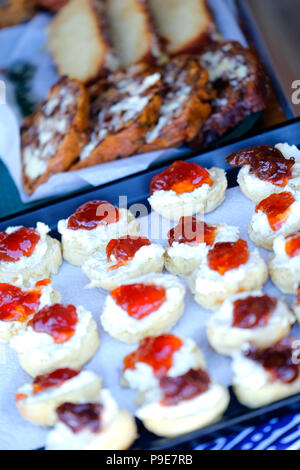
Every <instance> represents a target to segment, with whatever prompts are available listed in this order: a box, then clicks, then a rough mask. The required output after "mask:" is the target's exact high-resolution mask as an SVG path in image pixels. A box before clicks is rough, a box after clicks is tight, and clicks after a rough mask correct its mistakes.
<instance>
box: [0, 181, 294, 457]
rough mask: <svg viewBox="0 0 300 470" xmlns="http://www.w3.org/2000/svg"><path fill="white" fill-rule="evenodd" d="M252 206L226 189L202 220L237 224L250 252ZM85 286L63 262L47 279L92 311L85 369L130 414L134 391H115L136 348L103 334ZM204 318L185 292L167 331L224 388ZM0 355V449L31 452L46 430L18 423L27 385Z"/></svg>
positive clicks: (226, 362) (100, 296)
mask: <svg viewBox="0 0 300 470" xmlns="http://www.w3.org/2000/svg"><path fill="white" fill-rule="evenodd" d="M254 206H255V205H254V203H252V202H251V201H249V200H248V199H246V198H245V197H244V196H243V195H242V193H241V192H240V190H239V188H234V189H230V190H228V191H227V197H226V201H225V202H224V203H223V204H222V206H220V207H219V208H218V209H217V210H216V211H214V212H213V213H212V214H209V215H207V216H206V218H205V220H206V221H207V222H211V223H224V222H226V223H227V224H230V225H236V226H239V227H240V232H241V236H242V238H244V239H247V241H248V242H249V246H250V248H251V249H253V248H254V245H253V243H252V242H250V240H249V237H248V232H247V227H248V223H249V221H250V218H251V215H252V213H253V211H254ZM149 217H150V216H149ZM149 217H144V218H143V219H141V220H140V223H141V231H142V234H143V235H146V236H148V235H149V233H148V226H149V225H150V223H149ZM161 221H162V219H161V218H160V217H159V216H158V215H157V214H154V213H152V214H151V225H153V226H155V227H158V226H159V225H162V224H161ZM163 225H165V224H163ZM165 234H166V232H164V233H162V235H161V237H160V241H161V243H162V244H163V245H166V244H167V241H166V238H165ZM155 238H156V237H155ZM155 241H157V240H155ZM260 252H261V254H262V256H263V257H264V259H265V260H266V261H267V260H268V258H269V256H270V253H269V252H267V251H265V250H260ZM87 283H88V279H87V278H86V276H85V275H84V274H83V273H82V271H81V269H80V268H76V267H73V266H71V265H69V264H68V263H64V264H63V265H62V267H61V269H60V271H59V273H58V275H57V276H55V277H54V278H53V284H54V287H55V288H56V289H58V290H59V291H60V292H61V294H62V302H63V303H73V304H75V305H83V306H84V307H85V308H86V309H88V310H89V311H91V312H92V313H93V316H94V318H95V320H96V321H97V324H98V327H99V334H100V341H101V343H100V348H99V350H98V352H97V353H96V355H95V356H94V358H93V359H92V360H91V361H90V362H89V363H88V364H87V365H86V368H87V369H91V370H93V371H95V372H97V373H98V374H100V375H101V376H102V377H103V379H104V384H105V386H106V387H108V388H109V389H110V390H111V392H112V393H113V395H114V397H115V398H116V400H117V401H118V403H119V405H120V406H122V407H125V408H127V409H128V410H130V411H131V412H133V413H134V411H135V406H134V397H135V393H134V392H132V391H130V390H128V389H124V388H122V387H120V385H119V381H120V374H121V369H122V360H123V358H124V356H125V355H127V354H128V353H129V352H131V351H133V350H134V349H135V348H136V346H134V345H126V344H123V343H122V342H120V341H118V340H115V339H112V338H111V337H110V336H109V335H108V334H107V333H105V332H104V331H103V329H102V327H101V325H100V322H99V316H100V313H101V310H102V306H103V302H104V300H105V297H106V295H107V294H106V293H105V292H104V291H102V290H100V289H85V286H86V285H87ZM266 292H268V293H270V294H271V295H276V296H278V297H281V296H282V294H281V293H280V292H279V291H278V290H277V289H276V288H275V286H274V285H273V284H272V283H271V282H270V281H269V282H268V283H267V285H266ZM292 300H293V299H292V297H291V296H289V297H287V301H288V303H289V304H291V303H292ZM210 315H211V313H210V312H208V311H206V310H204V309H202V308H201V307H200V306H199V305H198V304H196V303H195V301H194V300H193V298H192V296H191V294H190V293H189V292H187V293H186V297H185V313H184V315H183V317H182V318H181V320H180V321H179V322H178V324H177V325H176V326H175V328H174V329H173V332H174V333H175V334H178V335H182V336H186V337H192V338H193V339H194V340H195V341H196V342H197V344H198V346H199V347H200V348H201V349H202V350H203V352H204V354H205V357H206V360H207V369H208V371H209V373H210V374H211V376H212V377H213V378H214V379H216V380H219V381H220V382H221V383H223V384H224V385H229V384H230V383H231V368H230V359H229V358H226V357H222V356H220V355H218V354H216V353H215V352H214V351H213V350H212V349H211V347H210V346H209V344H208V342H207V339H206V334H205V324H206V320H207V318H208V317H209V316H210ZM294 333H295V335H296V337H298V338H300V331H299V328H297V327H295V328H294ZM0 347H1V345H0ZM0 353H1V355H0V384H1V385H0V449H35V448H39V447H42V446H43V445H44V444H45V437H46V434H47V430H45V429H43V428H40V427H36V426H33V425H31V424H29V423H27V422H26V421H24V420H23V419H22V418H21V417H20V416H19V414H18V412H17V410H16V407H15V400H14V396H15V393H16V390H17V388H18V387H20V386H21V385H22V384H23V383H24V382H26V381H30V378H29V376H27V374H26V373H25V372H24V371H22V369H21V367H20V366H19V365H18V361H17V358H16V354H15V352H14V351H12V350H11V349H10V348H9V347H8V346H2V349H0Z"/></svg>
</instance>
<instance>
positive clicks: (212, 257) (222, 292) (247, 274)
mask: <svg viewBox="0 0 300 470" xmlns="http://www.w3.org/2000/svg"><path fill="white" fill-rule="evenodd" d="M267 279H268V269H267V266H266V264H265V262H264V260H263V259H262V258H261V256H260V254H259V252H258V250H254V251H249V249H248V244H247V242H246V241H245V240H242V239H235V240H234V239H232V241H230V242H220V243H216V244H215V245H214V246H213V247H212V248H211V249H210V250H209V252H208V254H207V256H206V258H205V259H204V260H203V261H202V263H201V264H200V266H199V268H198V269H197V270H196V271H194V272H193V274H192V275H191V276H190V277H189V278H188V285H189V287H190V289H191V291H192V293H193V294H194V297H195V300H196V302H198V303H199V304H200V305H201V306H202V307H204V308H207V309H209V310H216V309H218V308H219V307H220V305H221V304H222V303H223V302H224V300H225V299H226V298H227V297H229V296H230V295H234V294H237V293H238V292H241V291H252V290H259V289H261V288H262V286H263V285H264V283H265V282H266V281H267Z"/></svg>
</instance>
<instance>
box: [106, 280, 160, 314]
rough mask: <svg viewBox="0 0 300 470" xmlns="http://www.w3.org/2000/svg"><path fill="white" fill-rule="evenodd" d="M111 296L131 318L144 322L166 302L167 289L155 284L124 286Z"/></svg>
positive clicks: (114, 291)
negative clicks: (144, 319) (145, 318)
mask: <svg viewBox="0 0 300 470" xmlns="http://www.w3.org/2000/svg"><path fill="white" fill-rule="evenodd" d="M110 295H111V296H112V298H113V299H114V300H115V302H116V304H117V305H119V307H121V308H122V309H123V310H126V312H127V313H128V315H129V316H130V317H133V318H135V319H136V320H142V319H143V318H144V317H146V316H147V315H150V314H151V313H153V312H155V311H156V310H158V309H159V308H160V307H161V306H162V305H163V303H164V302H165V301H166V298H167V296H166V289H165V288H164V287H163V286H157V285H155V284H143V283H136V284H124V285H122V286H120V287H117V288H116V289H114V290H113V291H111V293H110Z"/></svg>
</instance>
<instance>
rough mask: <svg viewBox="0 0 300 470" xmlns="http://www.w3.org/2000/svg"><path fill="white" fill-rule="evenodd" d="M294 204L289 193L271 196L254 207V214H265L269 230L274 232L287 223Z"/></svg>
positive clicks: (292, 197)
mask: <svg viewBox="0 0 300 470" xmlns="http://www.w3.org/2000/svg"><path fill="white" fill-rule="evenodd" d="M294 202H295V198H294V196H293V195H292V194H291V193H289V192H284V193H279V194H271V196H269V197H267V198H266V199H263V200H262V201H261V202H260V203H259V204H258V205H257V206H256V209H255V212H258V211H262V212H263V213H264V214H266V216H267V218H268V221H269V224H270V227H271V229H272V230H273V231H274V232H276V231H277V230H279V229H280V228H281V227H282V225H283V224H284V223H285V222H286V221H287V219H288V217H289V214H290V210H291V205H292V204H293V203H294Z"/></svg>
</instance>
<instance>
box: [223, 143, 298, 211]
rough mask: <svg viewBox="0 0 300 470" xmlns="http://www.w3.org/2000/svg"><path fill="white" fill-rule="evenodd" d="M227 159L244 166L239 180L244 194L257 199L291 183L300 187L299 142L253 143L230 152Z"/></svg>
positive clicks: (279, 191) (294, 188)
mask: <svg viewBox="0 0 300 470" xmlns="http://www.w3.org/2000/svg"><path fill="white" fill-rule="evenodd" d="M291 155H294V157H292V156H291ZM226 160H227V163H229V164H230V165H231V166H241V167H242V168H241V170H240V171H239V174H238V183H239V185H240V188H241V191H242V192H243V194H244V195H245V196H246V197H248V198H249V199H251V200H252V201H254V202H260V201H262V200H263V199H266V198H267V197H269V196H271V194H274V193H281V192H283V191H285V189H286V188H287V187H289V188H291V189H292V190H294V191H297V190H299V189H300V150H298V148H297V147H296V146H295V145H289V144H277V145H275V147H273V146H271V145H260V146H258V147H250V148H248V149H245V150H241V151H240V152H238V153H233V154H231V155H229V157H227V158H226Z"/></svg>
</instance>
